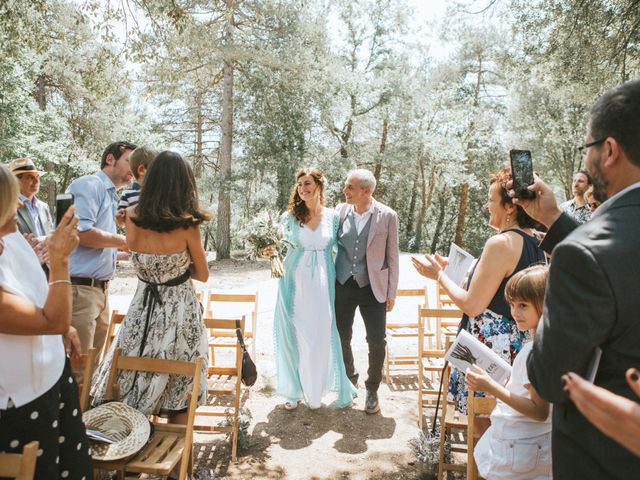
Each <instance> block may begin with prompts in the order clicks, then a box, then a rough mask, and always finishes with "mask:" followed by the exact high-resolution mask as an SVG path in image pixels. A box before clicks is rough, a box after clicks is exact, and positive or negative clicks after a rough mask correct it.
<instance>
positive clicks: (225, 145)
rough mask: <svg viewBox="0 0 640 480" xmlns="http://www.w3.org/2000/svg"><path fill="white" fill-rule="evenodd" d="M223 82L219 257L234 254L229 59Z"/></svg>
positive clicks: (228, 38)
mask: <svg viewBox="0 0 640 480" xmlns="http://www.w3.org/2000/svg"><path fill="white" fill-rule="evenodd" d="M233 9H234V0H227V17H228V18H227V25H226V32H225V45H227V46H229V45H231V43H232V40H233ZM223 77H224V78H223V84H222V142H221V144H220V162H219V174H220V187H219V188H220V190H219V191H218V228H217V231H216V260H223V259H227V258H229V257H230V254H231V148H232V145H233V65H232V63H231V60H230V59H226V60H225V62H224V67H223Z"/></svg>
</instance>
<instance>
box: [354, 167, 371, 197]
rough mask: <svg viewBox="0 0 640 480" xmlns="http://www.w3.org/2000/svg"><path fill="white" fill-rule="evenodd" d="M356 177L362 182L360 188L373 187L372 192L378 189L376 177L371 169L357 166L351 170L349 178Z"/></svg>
mask: <svg viewBox="0 0 640 480" xmlns="http://www.w3.org/2000/svg"><path fill="white" fill-rule="evenodd" d="M352 177H353V178H356V179H358V181H359V182H360V188H371V193H373V192H374V191H375V189H376V183H377V182H376V177H374V176H373V173H371V172H370V171H369V170H366V169H364V168H356V169H355V170H351V171H350V172H349V175H347V178H352Z"/></svg>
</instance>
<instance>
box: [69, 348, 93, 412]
mask: <svg viewBox="0 0 640 480" xmlns="http://www.w3.org/2000/svg"><path fill="white" fill-rule="evenodd" d="M97 354H98V351H97V350H96V349H95V348H90V349H89V351H88V352H87V353H83V354H82V355H80V357H79V358H72V359H71V368H72V369H73V370H74V371H81V372H82V381H81V382H78V392H79V393H80V410H82V411H83V412H86V411H87V410H88V409H89V392H90V390H91V380H92V379H93V371H94V370H95V367H96V356H97Z"/></svg>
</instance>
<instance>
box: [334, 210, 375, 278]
mask: <svg viewBox="0 0 640 480" xmlns="http://www.w3.org/2000/svg"><path fill="white" fill-rule="evenodd" d="M372 218H373V215H372V216H370V217H369V220H367V224H366V225H365V226H364V228H363V229H362V231H361V232H360V234H359V235H358V229H357V228H356V220H355V218H354V216H353V211H351V212H349V213H348V214H347V217H346V218H345V220H344V221H343V222H342V225H341V227H340V230H339V231H338V256H337V257H336V278H337V279H338V281H339V282H340V284H341V285H344V284H345V282H346V281H347V280H349V277H353V278H354V279H355V281H356V282H357V283H358V286H359V287H366V286H367V285H369V272H368V271H367V239H368V238H369V227H370V226H371V219H372Z"/></svg>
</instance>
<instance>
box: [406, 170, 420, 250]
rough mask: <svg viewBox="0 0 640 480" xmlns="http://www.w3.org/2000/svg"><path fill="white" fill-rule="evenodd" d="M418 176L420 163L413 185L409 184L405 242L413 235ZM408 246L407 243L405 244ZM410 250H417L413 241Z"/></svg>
mask: <svg viewBox="0 0 640 480" xmlns="http://www.w3.org/2000/svg"><path fill="white" fill-rule="evenodd" d="M419 177H420V165H418V166H417V168H416V174H415V176H414V177H413V185H411V199H410V200H409V213H408V214H407V226H406V229H405V237H406V238H407V242H408V241H409V240H410V239H411V237H412V236H413V225H414V217H415V213H416V203H417V198H418V195H417V191H418V178H419ZM407 246H408V245H407ZM408 250H409V251H410V252H417V250H416V249H415V243H414V245H413V246H412V247H410V248H408Z"/></svg>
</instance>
